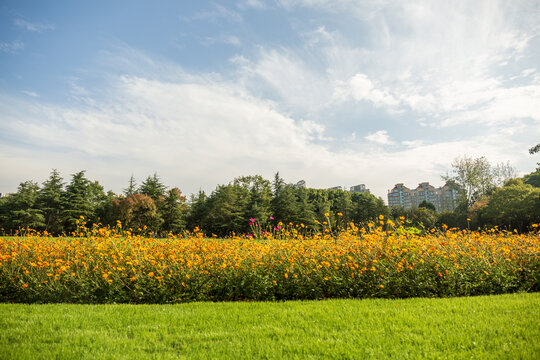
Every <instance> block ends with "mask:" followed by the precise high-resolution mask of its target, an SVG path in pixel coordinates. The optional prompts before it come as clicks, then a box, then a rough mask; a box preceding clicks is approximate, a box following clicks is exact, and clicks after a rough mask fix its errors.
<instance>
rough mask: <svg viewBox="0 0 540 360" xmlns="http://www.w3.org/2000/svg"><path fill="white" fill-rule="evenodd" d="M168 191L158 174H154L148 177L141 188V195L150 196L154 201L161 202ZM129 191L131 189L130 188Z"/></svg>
mask: <svg viewBox="0 0 540 360" xmlns="http://www.w3.org/2000/svg"><path fill="white" fill-rule="evenodd" d="M130 185H131V180H130ZM166 189H167V187H166V186H165V185H163V183H162V182H161V179H160V178H159V176H158V175H157V173H154V176H152V177H150V176H148V177H147V178H146V180H144V181H143V182H142V184H141V186H140V187H139V193H141V194H145V195H148V196H150V197H151V198H152V200H154V201H159V200H160V199H161V198H163V197H164V196H165V190H166ZM127 190H130V189H129V188H128V189H127Z"/></svg>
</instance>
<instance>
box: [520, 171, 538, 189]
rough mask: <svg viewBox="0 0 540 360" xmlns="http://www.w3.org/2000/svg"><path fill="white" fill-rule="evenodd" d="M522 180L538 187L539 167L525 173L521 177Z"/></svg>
mask: <svg viewBox="0 0 540 360" xmlns="http://www.w3.org/2000/svg"><path fill="white" fill-rule="evenodd" d="M523 182H524V183H525V184H529V185H532V186H534V187H540V167H539V168H537V169H536V171H534V172H532V173H530V174H527V175H525V176H524V177H523Z"/></svg>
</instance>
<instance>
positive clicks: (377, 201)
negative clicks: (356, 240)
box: [351, 193, 390, 223]
mask: <svg viewBox="0 0 540 360" xmlns="http://www.w3.org/2000/svg"><path fill="white" fill-rule="evenodd" d="M351 200H352V203H353V211H352V215H351V218H352V221H353V222H355V223H363V222H366V221H368V220H375V219H377V217H378V216H379V215H383V216H385V217H388V216H389V215H390V209H389V208H388V206H386V204H385V203H384V201H383V200H382V199H381V198H377V197H376V196H375V195H373V194H367V193H351Z"/></svg>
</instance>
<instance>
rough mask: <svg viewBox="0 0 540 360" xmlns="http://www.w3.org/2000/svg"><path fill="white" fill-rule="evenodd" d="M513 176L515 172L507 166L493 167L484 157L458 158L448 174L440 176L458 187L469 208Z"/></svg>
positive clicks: (502, 164)
mask: <svg viewBox="0 0 540 360" xmlns="http://www.w3.org/2000/svg"><path fill="white" fill-rule="evenodd" d="M514 176H515V170H514V169H513V168H512V167H511V166H510V165H509V164H508V163H506V164H504V163H501V164H498V165H496V166H495V167H493V166H492V165H491V164H490V163H489V161H488V160H487V159H486V158H485V157H483V156H482V157H479V158H476V159H473V158H471V157H467V156H464V157H458V158H456V159H454V161H453V163H452V171H451V173H450V174H447V175H445V176H442V178H443V179H444V180H445V181H452V182H453V183H455V184H456V185H457V186H458V189H459V191H460V194H461V197H462V201H463V202H465V203H466V204H467V206H471V205H472V204H474V202H475V201H476V200H477V199H479V198H480V197H482V196H484V195H489V194H491V193H492V192H493V190H495V189H496V187H497V186H501V185H503V184H504V182H505V181H506V180H508V179H510V178H512V177H514Z"/></svg>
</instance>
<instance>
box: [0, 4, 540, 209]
mask: <svg viewBox="0 0 540 360" xmlns="http://www.w3.org/2000/svg"><path fill="white" fill-rule="evenodd" d="M539 34H540V3H539V2H538V1H494V0H486V1H451V2H449V1H386V0H370V1H362V2H359V1H352V0H333V1H330V0H279V1H259V0H247V1H246V0H241V1H191V2H187V1H182V2H179V1H160V2H151V1H91V2H82V1H77V2H74V1H49V2H45V1H2V3H1V4H0V168H1V169H2V171H1V172H0V192H12V191H15V190H16V188H17V185H18V184H19V183H20V182H22V181H25V180H35V181H38V182H41V181H43V180H45V179H46V178H47V177H48V174H49V172H50V171H51V169H53V168H56V169H58V170H59V171H60V172H61V173H62V174H63V176H64V177H65V179H66V181H67V180H69V175H70V174H72V173H74V172H77V171H79V170H82V169H86V170H87V175H88V177H89V178H91V179H96V180H99V181H100V183H101V184H102V185H103V186H104V187H105V188H106V190H109V189H111V190H113V191H115V192H120V191H121V189H122V188H124V187H126V186H127V183H128V180H129V177H130V176H131V174H133V175H134V176H135V178H136V179H137V180H138V181H139V182H140V181H142V180H143V179H144V178H145V177H146V176H148V175H151V174H153V173H154V172H157V173H158V175H160V176H161V178H162V179H163V181H164V183H165V184H167V185H169V186H178V187H179V188H180V189H181V190H182V191H183V192H184V193H187V194H190V193H193V192H196V191H198V190H199V189H203V190H206V191H211V190H213V189H214V188H215V186H216V185H217V184H223V183H228V182H229V181H231V180H232V179H233V178H234V177H236V176H241V175H250V174H261V175H263V176H265V177H266V178H268V179H271V178H272V176H273V174H274V173H275V172H277V171H279V172H280V174H281V175H282V176H283V177H284V178H285V180H286V181H288V182H296V181H298V180H300V179H304V180H306V182H307V185H308V186H310V187H317V188H327V187H331V186H337V185H342V186H352V185H356V184H361V183H363V184H366V186H367V187H368V188H370V189H371V190H372V192H373V193H375V194H376V195H377V196H381V197H383V199H385V200H386V192H387V190H388V189H391V188H392V187H393V185H394V184H395V183H399V182H404V183H405V185H407V186H409V187H415V186H416V185H417V184H418V183H420V182H423V181H429V182H431V183H432V184H434V185H436V186H440V185H442V181H441V178H440V176H441V175H442V174H444V173H446V172H447V171H448V170H450V165H451V163H452V160H453V159H454V158H456V157H458V156H464V155H468V156H474V157H477V156H486V157H487V158H488V159H489V160H490V161H491V162H492V163H493V164H495V163H500V162H509V163H510V164H511V165H513V166H514V167H515V168H516V169H517V171H518V173H519V174H524V173H528V172H531V171H533V170H534V168H535V164H536V162H538V161H539V159H538V156H531V155H529V154H528V152H527V150H528V148H530V147H531V146H533V145H535V144H537V143H538V142H540V36H539Z"/></svg>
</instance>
